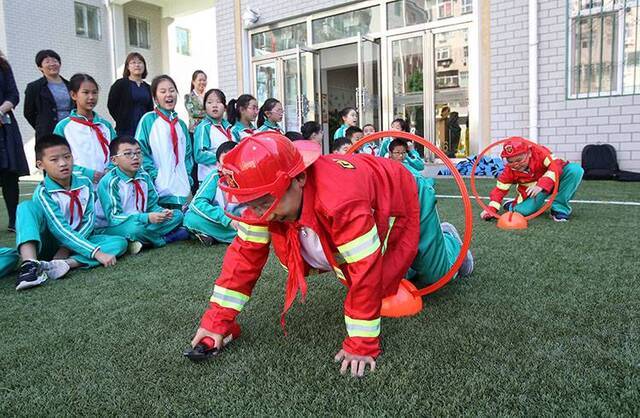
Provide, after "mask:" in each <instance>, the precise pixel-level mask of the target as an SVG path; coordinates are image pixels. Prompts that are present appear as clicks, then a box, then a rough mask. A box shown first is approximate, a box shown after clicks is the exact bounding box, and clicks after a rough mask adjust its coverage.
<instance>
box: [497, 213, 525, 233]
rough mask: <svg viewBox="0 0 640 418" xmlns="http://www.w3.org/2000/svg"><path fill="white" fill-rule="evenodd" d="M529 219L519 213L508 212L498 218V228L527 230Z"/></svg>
mask: <svg viewBox="0 0 640 418" xmlns="http://www.w3.org/2000/svg"><path fill="white" fill-rule="evenodd" d="M528 226H529V225H528V222H527V219H526V218H525V217H524V216H522V215H521V214H519V213H518V212H506V213H504V214H502V215H501V216H500V218H498V228H500V229H507V230H510V229H527V227H528Z"/></svg>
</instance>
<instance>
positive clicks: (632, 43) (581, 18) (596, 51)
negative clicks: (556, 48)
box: [568, 0, 640, 98]
mask: <svg viewBox="0 0 640 418" xmlns="http://www.w3.org/2000/svg"><path fill="white" fill-rule="evenodd" d="M639 12H640V1H638V0H626V1H623V0H600V1H595V0H570V2H569V21H568V25H569V54H568V55H569V60H568V86H569V88H568V95H569V97H570V98H584V97H598V96H611V95H618V94H638V93H640V63H639V60H638V55H639V54H638V51H639V48H640V45H639V42H638V37H639V35H640V29H639V23H638V18H639Z"/></svg>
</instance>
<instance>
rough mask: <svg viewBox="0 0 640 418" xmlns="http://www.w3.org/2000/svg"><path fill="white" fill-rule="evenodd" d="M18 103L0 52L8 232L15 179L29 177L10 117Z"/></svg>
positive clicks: (0, 164) (1, 177) (0, 155)
mask: <svg viewBox="0 0 640 418" xmlns="http://www.w3.org/2000/svg"><path fill="white" fill-rule="evenodd" d="M19 101H20V97H19V95H18V88H17V87H16V82H15V79H14V78H13V71H11V66H10V65H9V62H8V61H7V60H6V59H5V57H4V55H3V54H2V52H1V51H0V186H2V196H3V197H4V202H5V204H6V205H7V212H9V226H8V230H9V231H11V232H15V230H16V229H15V225H16V208H17V207H18V200H19V196H20V189H19V185H18V178H19V177H20V176H26V175H27V174H29V166H28V164H27V159H26V157H25V155H24V148H23V145H22V135H20V130H19V129H18V124H17V123H16V118H15V116H14V115H13V109H14V108H15V107H16V106H17V105H18V102H19Z"/></svg>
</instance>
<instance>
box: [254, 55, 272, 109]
mask: <svg viewBox="0 0 640 418" xmlns="http://www.w3.org/2000/svg"><path fill="white" fill-rule="evenodd" d="M276 76H277V75H276V63H275V61H268V62H265V63H259V64H256V65H255V77H256V78H255V80H256V81H255V91H256V99H258V103H259V104H262V103H264V101H265V100H267V99H268V98H269V97H274V95H275V94H276Z"/></svg>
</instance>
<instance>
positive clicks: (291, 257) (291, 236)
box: [280, 222, 307, 335]
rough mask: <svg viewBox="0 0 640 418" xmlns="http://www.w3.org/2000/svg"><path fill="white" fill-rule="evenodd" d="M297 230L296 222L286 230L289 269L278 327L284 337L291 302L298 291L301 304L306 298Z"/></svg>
mask: <svg viewBox="0 0 640 418" xmlns="http://www.w3.org/2000/svg"><path fill="white" fill-rule="evenodd" d="M299 230H300V225H298V223H297V222H296V223H294V224H293V225H291V226H289V228H287V236H286V242H287V268H288V269H289V274H288V275H287V284H286V290H285V294H284V309H283V310H282V314H281V315H280V326H281V327H282V330H283V331H284V334H285V335H287V330H286V328H285V325H286V320H285V315H286V314H287V311H288V310H289V308H291V305H293V301H294V300H296V295H297V294H298V289H300V293H301V295H302V301H303V302H304V300H305V298H306V297H307V281H306V280H305V278H304V261H303V259H302V254H301V253H300V237H299V236H298V232H299Z"/></svg>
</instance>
